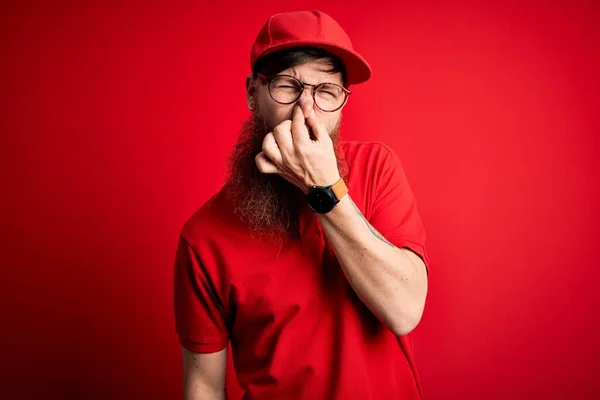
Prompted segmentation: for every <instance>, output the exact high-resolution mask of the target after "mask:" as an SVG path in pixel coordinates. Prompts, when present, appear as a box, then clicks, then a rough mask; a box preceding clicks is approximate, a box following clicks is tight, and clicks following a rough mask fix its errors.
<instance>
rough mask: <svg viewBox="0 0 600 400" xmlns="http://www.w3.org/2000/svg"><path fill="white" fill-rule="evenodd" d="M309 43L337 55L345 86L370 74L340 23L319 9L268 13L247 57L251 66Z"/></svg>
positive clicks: (364, 78) (367, 65)
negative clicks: (265, 57) (280, 51)
mask: <svg viewBox="0 0 600 400" xmlns="http://www.w3.org/2000/svg"><path fill="white" fill-rule="evenodd" d="M299 46H310V47H317V48H320V49H323V50H326V51H328V52H329V53H331V54H333V55H335V56H337V57H339V58H340V59H341V60H342V62H343V63H344V66H345V67H346V73H347V81H348V82H347V83H348V85H352V84H357V83H362V82H365V81H367V80H368V79H369V78H370V77H371V67H370V66H369V64H368V63H367V61H366V60H365V59H364V58H363V57H362V56H361V55H360V54H358V53H357V52H355V51H354V49H353V48H352V42H351V41H350V38H349V37H348V34H346V32H344V30H343V29H342V27H341V26H340V24H338V23H337V22H336V21H335V20H334V19H333V18H331V17H330V16H329V15H327V14H325V13H324V12H321V11H295V12H287V13H281V14H275V15H273V16H271V17H270V18H269V19H268V20H267V22H266V23H265V25H264V26H263V27H262V29H261V30H260V32H259V33H258V36H257V37H256V40H255V41H254V45H253V46H252V53H251V56H250V67H251V68H252V67H254V64H256V61H257V60H258V59H259V58H261V57H263V56H266V55H268V54H271V53H275V52H277V51H279V50H284V49H289V48H292V47H299Z"/></svg>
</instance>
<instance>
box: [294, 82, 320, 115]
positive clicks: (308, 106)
mask: <svg viewBox="0 0 600 400" xmlns="http://www.w3.org/2000/svg"><path fill="white" fill-rule="evenodd" d="M312 90H313V88H312V86H305V87H304V90H303V91H302V94H301V95H300V97H299V98H298V100H297V104H298V105H299V106H300V109H301V110H302V113H303V114H304V117H305V118H307V117H308V116H309V115H310V111H311V110H312V109H313V108H314V107H315V99H314V98H313V96H312ZM315 111H316V110H315Z"/></svg>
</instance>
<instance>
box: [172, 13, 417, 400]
mask: <svg viewBox="0 0 600 400" xmlns="http://www.w3.org/2000/svg"><path fill="white" fill-rule="evenodd" d="M251 67H252V73H251V74H250V75H249V76H248V78H247V79H246V92H247V102H248V108H249V109H250V110H251V112H252V116H251V118H250V119H249V120H248V121H247V122H246V123H245V124H244V126H243V129H242V132H241V134H240V138H239V141H238V144H237V145H236V147H235V150H234V152H233V154H232V156H231V160H230V165H229V178H228V180H227V182H226V184H225V185H224V187H223V188H222V190H221V191H219V193H217V194H216V195H215V196H213V197H212V198H210V199H209V200H208V201H207V203H206V204H204V205H203V206H202V207H201V208H200V209H199V210H198V211H197V212H196V213H195V214H194V215H193V216H192V217H191V218H190V219H189V220H188V221H187V223H186V224H185V226H184V227H183V229H182V233H181V237H180V242H179V247H178V250H177V257H176V269H175V317H176V325H177V332H178V334H179V338H180V342H181V345H182V348H183V359H184V393H185V395H184V397H185V398H186V399H223V398H225V388H224V387H225V384H224V382H225V369H226V365H227V347H228V343H231V348H232V351H233V361H234V365H235V370H236V373H237V378H238V381H239V383H240V386H241V387H242V389H243V390H244V391H245V395H244V399H286V400H288V399H418V398H421V393H420V392H421V390H420V386H419V382H418V378H417V374H416V370H415V366H414V363H413V358H412V353H411V347H412V342H411V341H410V336H409V335H408V334H409V333H410V332H411V331H412V330H413V329H414V328H415V326H416V325H417V324H418V322H419V320H420V318H421V315H422V312H423V308H424V305H425V297H426V292H427V269H426V263H427V255H426V252H425V248H424V240H425V233H424V230H423V227H422V225H421V221H420V218H419V215H418V213H417V210H416V206H415V200H414V198H413V196H412V193H411V190H410V187H409V185H408V183H407V181H406V177H405V175H404V172H403V170H402V167H401V165H400V162H399V160H398V159H397V157H396V155H395V154H394V153H393V152H392V151H391V150H390V149H389V148H388V147H386V146H384V145H382V144H378V143H358V142H343V141H340V140H339V131H340V123H341V116H342V109H343V106H344V105H345V104H346V102H347V101H348V97H349V95H350V93H351V92H350V90H349V89H348V88H349V87H350V85H353V84H358V83H361V82H364V81H366V80H367V79H369V77H370V74H371V70H370V67H369V65H368V64H367V62H366V61H365V60H364V59H363V58H362V57H361V56H360V55H358V53H356V52H355V51H354V50H353V49H352V44H351V42H350V39H349V38H348V36H347V35H346V33H345V32H344V31H343V30H342V28H341V27H340V26H339V25H338V24H337V22H335V21H334V20H333V19H332V18H331V17H329V16H328V15H326V14H324V13H322V12H318V11H314V12H293V13H283V14H277V15H274V16H272V17H271V18H269V20H268V21H267V22H266V24H265V25H264V27H263V29H262V30H261V31H260V33H259V34H258V37H257V39H256V41H255V44H254V46H253V48H252V54H251Z"/></svg>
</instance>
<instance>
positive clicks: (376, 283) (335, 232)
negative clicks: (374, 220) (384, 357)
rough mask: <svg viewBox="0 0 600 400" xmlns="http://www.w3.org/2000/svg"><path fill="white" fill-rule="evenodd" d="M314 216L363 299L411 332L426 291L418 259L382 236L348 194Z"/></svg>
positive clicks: (397, 329) (395, 326) (396, 327)
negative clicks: (331, 207) (330, 208)
mask: <svg viewBox="0 0 600 400" xmlns="http://www.w3.org/2000/svg"><path fill="white" fill-rule="evenodd" d="M319 220H320V222H321V226H322V227H323V231H324V232H325V235H326V236H327V238H328V240H329V241H330V242H331V244H332V246H333V248H334V250H335V253H336V256H337V258H338V261H339V262H340V265H341V267H342V269H343V271H344V274H345V275H346V278H347V279H348V281H349V283H350V285H351V286H352V287H353V288H354V291H355V292H356V294H357V295H358V297H359V298H360V299H361V300H362V301H363V303H364V304H365V305H366V306H367V307H368V308H369V309H370V310H371V312H373V314H375V315H376V316H377V317H378V318H379V319H380V320H381V321H382V322H383V323H384V324H386V325H387V326H388V327H389V328H390V329H391V330H392V331H393V332H394V333H396V334H397V335H405V334H407V333H409V332H410V331H412V330H413V329H414V328H415V326H416V325H417V324H418V322H419V320H420V319H421V315H422V313H423V308H424V306H425V297H426V294H427V273H426V269H425V266H424V264H423V262H422V260H421V259H420V258H419V257H418V256H417V255H415V254H414V253H412V252H411V251H410V250H408V249H404V248H398V247H396V246H394V245H393V244H391V243H390V242H388V241H387V240H386V239H385V238H384V237H383V236H381V235H380V234H379V232H377V231H376V230H375V228H373V227H372V226H371V225H370V224H369V223H368V221H367V220H366V219H365V218H364V216H363V215H362V213H361V212H360V210H358V208H357V207H356V205H355V204H354V203H353V202H352V199H351V198H350V196H349V195H346V196H344V198H343V199H342V200H341V201H340V203H338V204H337V205H336V206H335V208H334V209H333V210H332V211H331V212H330V213H328V214H324V215H320V216H319Z"/></svg>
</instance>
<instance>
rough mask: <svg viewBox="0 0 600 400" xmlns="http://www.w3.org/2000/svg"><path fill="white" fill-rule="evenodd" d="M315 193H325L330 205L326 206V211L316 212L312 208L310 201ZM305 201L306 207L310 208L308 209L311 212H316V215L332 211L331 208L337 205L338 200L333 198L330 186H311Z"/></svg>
mask: <svg viewBox="0 0 600 400" xmlns="http://www.w3.org/2000/svg"><path fill="white" fill-rule="evenodd" d="M315 193H326V194H327V197H328V198H329V200H330V203H329V204H330V205H328V207H327V209H323V210H318V209H316V208H314V207H313V205H312V203H311V199H312V198H313V196H314V194H315ZM306 199H307V200H308V206H309V207H310V209H311V210H312V211H313V212H316V213H317V214H327V213H328V212H330V211H331V210H333V207H335V205H336V204H337V203H339V200H338V199H337V198H336V197H335V194H334V193H333V190H331V186H324V187H323V186H313V187H312V188H310V190H309V191H308V193H307V194H306Z"/></svg>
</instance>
